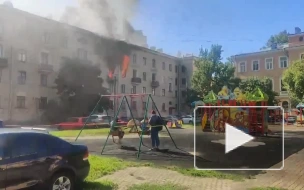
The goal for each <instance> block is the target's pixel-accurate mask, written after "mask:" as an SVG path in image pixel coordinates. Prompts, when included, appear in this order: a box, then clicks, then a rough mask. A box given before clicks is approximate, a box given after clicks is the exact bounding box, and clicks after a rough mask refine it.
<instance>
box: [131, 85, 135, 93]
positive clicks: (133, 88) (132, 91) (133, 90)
mask: <svg viewBox="0 0 304 190" xmlns="http://www.w3.org/2000/svg"><path fill="white" fill-rule="evenodd" d="M131 94H136V86H133V87H132V89H131Z"/></svg>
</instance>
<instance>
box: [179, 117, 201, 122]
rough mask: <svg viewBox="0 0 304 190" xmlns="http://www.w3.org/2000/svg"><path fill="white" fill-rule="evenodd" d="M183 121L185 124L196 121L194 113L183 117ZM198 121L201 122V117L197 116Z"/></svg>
mask: <svg viewBox="0 0 304 190" xmlns="http://www.w3.org/2000/svg"><path fill="white" fill-rule="evenodd" d="M182 121H183V123H184V124H193V123H194V116H193V115H186V116H183V117H182ZM195 121H196V123H200V122H201V117H196V120H195Z"/></svg>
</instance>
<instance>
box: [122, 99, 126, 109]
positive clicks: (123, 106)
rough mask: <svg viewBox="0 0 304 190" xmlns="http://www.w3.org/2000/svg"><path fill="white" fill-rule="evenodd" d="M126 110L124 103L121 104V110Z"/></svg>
mask: <svg viewBox="0 0 304 190" xmlns="http://www.w3.org/2000/svg"><path fill="white" fill-rule="evenodd" d="M126 108H127V106H126V101H123V102H121V109H122V110H126Z"/></svg>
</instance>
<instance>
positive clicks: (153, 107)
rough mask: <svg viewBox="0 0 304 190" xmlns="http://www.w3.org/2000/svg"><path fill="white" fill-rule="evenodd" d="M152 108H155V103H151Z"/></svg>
mask: <svg viewBox="0 0 304 190" xmlns="http://www.w3.org/2000/svg"><path fill="white" fill-rule="evenodd" d="M152 110H154V111H155V110H156V105H155V103H152Z"/></svg>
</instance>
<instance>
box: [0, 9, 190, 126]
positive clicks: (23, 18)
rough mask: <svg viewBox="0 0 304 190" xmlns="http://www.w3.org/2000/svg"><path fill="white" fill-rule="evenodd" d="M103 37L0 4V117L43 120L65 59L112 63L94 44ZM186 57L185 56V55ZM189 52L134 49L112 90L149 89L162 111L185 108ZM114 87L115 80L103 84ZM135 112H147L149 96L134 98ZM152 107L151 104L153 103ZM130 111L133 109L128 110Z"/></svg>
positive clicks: (102, 65)
mask: <svg viewBox="0 0 304 190" xmlns="http://www.w3.org/2000/svg"><path fill="white" fill-rule="evenodd" d="M101 38H102V37H101V36H98V35H96V34H93V33H92V32H89V31H86V30H83V29H79V28H77V27H72V26H69V25H65V24H62V23H60V22H56V21H54V20H50V19H47V18H43V17H39V16H36V15H33V14H30V13H27V12H24V11H21V10H18V9H14V8H12V7H7V6H1V5H0V79H1V80H0V118H1V119H3V120H13V121H20V122H21V121H32V120H39V118H40V115H41V113H42V112H43V110H44V109H45V107H46V105H47V102H48V101H49V100H52V99H56V98H57V94H56V90H54V88H53V87H54V80H55V78H56V76H57V73H58V70H59V68H60V64H61V63H62V60H64V59H65V58H76V57H77V58H79V59H81V60H83V61H84V62H86V63H88V64H95V65H98V66H100V68H101V70H102V74H101V77H102V78H104V79H106V78H107V74H108V69H107V67H106V64H105V63H104V62H103V60H101V59H100V57H99V56H98V55H96V53H95V51H94V47H95V46H94V45H95V43H96V42H98V41H100V39H101ZM184 60H185V61H184ZM190 63H191V58H186V59H184V58H178V57H174V56H170V55H167V54H164V53H162V52H160V51H156V50H153V49H148V48H146V47H140V48H137V49H136V51H134V52H132V53H131V62H130V66H129V69H128V72H127V75H126V77H125V78H122V77H121V75H120V73H119V69H116V71H115V73H114V75H115V76H116V83H115V91H114V90H112V93H113V94H114V93H115V94H130V93H133V94H136V93H151V94H152V95H153V98H154V101H155V103H156V104H157V107H158V109H159V111H161V114H162V115H169V114H176V113H178V112H182V111H184V110H185V109H184V108H183V107H184V106H185V97H186V87H187V81H189V76H188V75H189V74H191V70H189V71H188V69H187V68H188V67H189V68H190V67H191V66H188V65H187V64H190ZM104 85H105V86H106V87H108V88H109V89H113V86H111V85H113V84H112V83H105V84H104ZM130 102H132V110H133V112H134V115H135V116H137V117H140V116H141V115H143V109H142V108H143V106H142V105H143V103H145V100H144V99H143V100H142V99H141V98H134V99H133V100H132V101H131V100H130ZM150 108H151V109H152V104H151V106H150ZM126 114H127V115H128V116H129V115H130V113H128V112H127V111H126Z"/></svg>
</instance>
